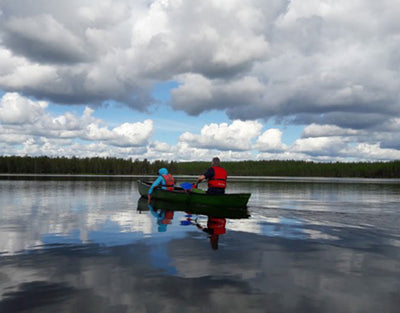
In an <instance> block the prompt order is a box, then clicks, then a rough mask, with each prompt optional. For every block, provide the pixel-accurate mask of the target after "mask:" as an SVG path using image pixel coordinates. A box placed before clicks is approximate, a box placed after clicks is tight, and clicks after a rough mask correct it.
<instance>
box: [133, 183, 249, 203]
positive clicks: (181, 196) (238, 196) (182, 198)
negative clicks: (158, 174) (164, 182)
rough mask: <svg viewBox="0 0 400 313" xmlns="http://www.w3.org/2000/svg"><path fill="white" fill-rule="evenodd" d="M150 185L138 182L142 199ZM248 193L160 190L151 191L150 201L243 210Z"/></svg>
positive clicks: (177, 189) (181, 189)
mask: <svg viewBox="0 0 400 313" xmlns="http://www.w3.org/2000/svg"><path fill="white" fill-rule="evenodd" d="M150 187H151V183H149V182H144V181H141V180H139V181H138V188H139V193H140V195H141V196H142V197H147V194H148V191H149V189H150ZM250 196H251V194H250V193H226V194H223V195H209V194H206V193H202V192H201V191H200V192H199V191H196V192H195V191H186V190H184V189H183V188H181V187H175V190H172V191H169V190H164V189H160V188H156V189H154V190H153V193H152V195H151V198H152V199H157V200H163V201H171V202H179V203H182V204H185V205H186V206H189V207H194V206H202V205H205V206H213V207H225V208H245V207H246V206H247V202H248V201H249V198H250Z"/></svg>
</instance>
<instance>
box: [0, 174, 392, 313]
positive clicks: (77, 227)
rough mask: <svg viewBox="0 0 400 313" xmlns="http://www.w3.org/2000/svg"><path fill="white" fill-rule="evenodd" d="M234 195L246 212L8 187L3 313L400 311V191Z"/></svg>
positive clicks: (1, 253)
mask: <svg viewBox="0 0 400 313" xmlns="http://www.w3.org/2000/svg"><path fill="white" fill-rule="evenodd" d="M183 181H185V180H182V179H181V180H180V182H183ZM227 192H251V193H252V196H251V198H250V201H249V206H248V208H247V211H245V210H244V211H243V210H242V211H240V212H237V211H233V210H224V211H223V212H219V215H218V214H217V215H218V216H217V215H215V216H210V214H209V212H199V211H193V210H191V209H190V208H179V207H176V206H174V207H173V206H170V207H169V206H165V205H161V206H160V205H159V204H157V203H152V205H151V206H150V207H149V206H147V203H146V201H140V199H139V194H138V190H137V185H136V181H135V178H128V179H124V178H114V179H107V178H99V179H89V178H80V179H78V178H77V179H59V178H52V179H35V180H34V179H23V178H22V177H19V178H17V179H12V180H8V179H5V178H4V177H3V179H2V180H0V312H1V313H8V312H10V313H16V312H41V313H43V312H51V313H54V312H89V313H90V312H96V313H102V312H104V313H110V312H115V313H119V312H157V313H160V312H174V313H175V312H207V313H209V312H241V313H243V312H300V313H302V312H308V313H313V312H363V313H365V312H374V313H375V312H382V313H383V312H385V313H391V312H396V313H397V312H399V308H400V206H399V203H400V181H382V180H380V181H376V180H335V181H329V180H319V179H289V178H288V179H266V180H260V179H247V180H237V181H234V182H231V183H230V184H229V190H227ZM196 221H197V224H198V225H199V227H197V226H196V225H195V222H196ZM212 225H214V226H212ZM200 226H201V227H203V228H207V227H208V228H210V227H214V228H215V229H218V232H219V233H220V234H219V235H214V236H210V235H209V233H207V232H205V231H204V230H201V228H200Z"/></svg>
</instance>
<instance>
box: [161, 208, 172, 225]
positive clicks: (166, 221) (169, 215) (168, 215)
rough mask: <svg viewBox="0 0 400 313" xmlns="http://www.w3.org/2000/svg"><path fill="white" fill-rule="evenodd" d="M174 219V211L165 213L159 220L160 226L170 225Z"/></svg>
mask: <svg viewBox="0 0 400 313" xmlns="http://www.w3.org/2000/svg"><path fill="white" fill-rule="evenodd" d="M173 219H174V211H169V210H168V211H166V212H165V215H164V218H163V219H162V220H161V224H172V220H173Z"/></svg>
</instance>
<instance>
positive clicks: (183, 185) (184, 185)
mask: <svg viewBox="0 0 400 313" xmlns="http://www.w3.org/2000/svg"><path fill="white" fill-rule="evenodd" d="M180 186H181V187H182V188H183V189H185V190H190V189H192V188H193V184H192V183H182V184H180Z"/></svg>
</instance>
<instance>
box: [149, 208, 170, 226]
mask: <svg viewBox="0 0 400 313" xmlns="http://www.w3.org/2000/svg"><path fill="white" fill-rule="evenodd" d="M148 207H149V210H150V212H151V214H152V215H153V216H154V217H155V218H156V221H157V225H158V228H157V230H158V232H159V233H164V232H166V231H167V226H168V225H170V224H172V220H173V219H174V211H171V210H154V209H153V207H152V206H151V204H148Z"/></svg>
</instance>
